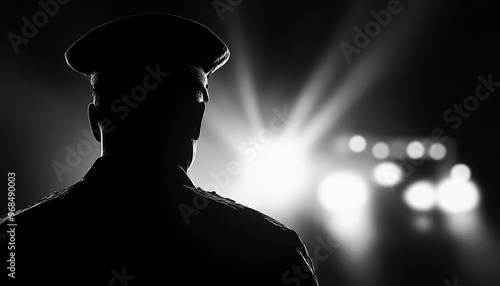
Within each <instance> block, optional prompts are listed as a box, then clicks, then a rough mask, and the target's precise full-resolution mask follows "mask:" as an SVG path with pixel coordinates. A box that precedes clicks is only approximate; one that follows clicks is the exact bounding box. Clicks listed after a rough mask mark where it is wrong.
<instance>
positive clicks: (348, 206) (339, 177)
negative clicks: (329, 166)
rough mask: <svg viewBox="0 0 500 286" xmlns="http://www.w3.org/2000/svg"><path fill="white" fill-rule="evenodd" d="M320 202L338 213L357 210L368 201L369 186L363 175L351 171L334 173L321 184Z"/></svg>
mask: <svg viewBox="0 0 500 286" xmlns="http://www.w3.org/2000/svg"><path fill="white" fill-rule="evenodd" d="M318 194H319V200H320V203H321V204H322V205H323V206H324V207H325V208H327V209H328V210H331V211H333V212H336V213H350V212H356V211H357V210H359V209H360V208H362V207H363V206H365V205H366V203H367V201H368V195H369V194H368V186H367V184H366V183H365V181H364V180H363V178H362V177H360V176H359V175H357V174H355V173H351V172H339V173H332V174H330V175H328V176H327V177H325V178H324V179H323V180H322V181H321V183H320V185H319V190H318Z"/></svg>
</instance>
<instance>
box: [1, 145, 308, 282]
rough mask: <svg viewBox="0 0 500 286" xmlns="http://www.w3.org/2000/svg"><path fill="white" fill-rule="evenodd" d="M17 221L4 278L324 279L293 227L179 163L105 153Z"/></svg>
mask: <svg viewBox="0 0 500 286" xmlns="http://www.w3.org/2000/svg"><path fill="white" fill-rule="evenodd" d="M6 219H7V217H6V216H4V217H3V218H2V224H1V225H0V233H6V232H7V231H8V230H9V227H8V226H7V223H8V221H6ZM14 219H15V223H16V225H17V226H16V232H15V238H16V249H15V258H16V262H15V276H16V278H15V279H12V278H8V280H7V282H9V284H3V283H2V285H117V286H118V285H130V286H134V285H317V281H316V277H315V275H314V270H313V269H312V268H313V267H312V263H311V261H310V258H309V256H308V254H307V250H306V248H305V247H304V245H303V243H302V242H301V240H300V238H299V237H298V236H297V234H296V233H295V232H294V231H293V230H291V229H289V228H288V227H286V226H285V225H283V224H281V223H279V222H277V221H276V220H274V219H272V218H270V217H268V216H266V215H264V214H262V213H260V212H258V211H256V210H253V209H251V208H249V207H246V206H243V205H241V204H238V203H236V202H234V201H232V200H230V199H227V198H223V197H221V196H218V195H217V194H215V193H213V192H206V191H204V190H202V189H200V188H196V187H194V185H193V183H192V182H191V181H190V179H189V178H188V176H187V175H186V173H185V172H184V171H183V170H182V169H181V168H180V167H178V166H172V167H170V168H168V170H166V169H163V170H158V169H157V168H153V167H152V166H151V164H149V163H147V162H145V161H144V162H140V161H132V160H131V159H129V158H126V157H119V156H116V155H107V156H103V157H100V158H98V159H97V160H96V162H95V163H94V164H93V166H92V167H91V168H90V169H89V171H88V172H87V174H86V175H85V177H84V178H83V179H82V180H81V181H80V182H78V183H76V184H75V185H73V186H71V187H70V188H68V189H64V190H62V191H58V192H55V193H53V194H51V195H49V196H48V197H46V198H44V199H42V200H41V201H40V202H38V203H36V204H34V205H32V206H30V207H27V208H26V209H23V210H21V211H19V212H17V213H16V215H15V216H14ZM2 244H3V243H2ZM0 246H1V250H0V253H2V263H5V264H7V263H6V262H5V261H6V258H8V257H9V252H10V251H9V250H7V247H6V246H5V245H1V244H0ZM1 269H2V270H1V272H4V271H5V270H6V267H4V265H3V266H2V267H1ZM297 271H300V273H297ZM290 273H297V275H296V276H298V277H301V280H300V281H299V280H298V279H296V280H293V283H292V282H290V281H289V280H287V279H286V277H287V275H289V274H290ZM5 277H7V274H6V273H2V278H1V279H2V280H4V278H5Z"/></svg>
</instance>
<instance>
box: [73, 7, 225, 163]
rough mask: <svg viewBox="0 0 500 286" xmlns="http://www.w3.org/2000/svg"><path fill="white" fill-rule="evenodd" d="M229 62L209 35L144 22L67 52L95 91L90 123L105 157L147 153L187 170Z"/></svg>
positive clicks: (105, 28)
mask: <svg viewBox="0 0 500 286" xmlns="http://www.w3.org/2000/svg"><path fill="white" fill-rule="evenodd" d="M228 58H229V51H228V49H227V47H226V45H225V44H224V43H223V42H222V41H221V40H220V39H219V38H218V37H217V36H216V35H215V34H213V33H212V32H211V31H210V30H209V29H208V28H206V27H205V26H203V25H200V24H198V23H196V22H193V21H191V20H187V19H185V18H181V17H177V16H172V15H166V14H142V15H138V16H132V17H128V18H123V19H119V20H116V21H112V22H109V23H106V24H104V25H101V26H98V27H96V28H94V29H93V30H91V31H90V32H89V33H87V34H86V35H84V36H83V37H82V38H80V39H79V40H78V41H76V42H75V43H74V44H73V45H72V46H71V47H70V48H69V49H68V51H67V52H66V60H67V62H68V64H69V65H70V67H72V68H73V69H74V70H75V71H77V72H79V73H81V74H83V75H85V76H87V77H88V78H89V80H90V83H91V87H92V91H93V97H94V99H93V102H92V103H91V104H90V105H89V108H88V112H89V119H90V123H91V126H92V129H93V131H94V136H95V137H96V139H97V140H98V141H100V142H101V144H102V154H103V155H105V154H109V153H119V152H121V153H123V152H132V153H142V154H145V156H155V157H159V159H160V160H169V161H170V162H172V163H175V164H178V165H180V166H181V167H183V168H184V169H185V170H187V169H188V168H189V166H190V165H191V162H192V160H193V159H194V155H195V152H196V140H197V139H198V137H199V135H200V130H201V122H202V118H203V113H204V110H205V103H206V102H208V100H209V97H208V77H209V76H210V74H212V73H213V72H214V71H215V70H216V69H218V68H219V67H220V66H222V65H223V64H224V63H225V62H226V61H227V59H228Z"/></svg>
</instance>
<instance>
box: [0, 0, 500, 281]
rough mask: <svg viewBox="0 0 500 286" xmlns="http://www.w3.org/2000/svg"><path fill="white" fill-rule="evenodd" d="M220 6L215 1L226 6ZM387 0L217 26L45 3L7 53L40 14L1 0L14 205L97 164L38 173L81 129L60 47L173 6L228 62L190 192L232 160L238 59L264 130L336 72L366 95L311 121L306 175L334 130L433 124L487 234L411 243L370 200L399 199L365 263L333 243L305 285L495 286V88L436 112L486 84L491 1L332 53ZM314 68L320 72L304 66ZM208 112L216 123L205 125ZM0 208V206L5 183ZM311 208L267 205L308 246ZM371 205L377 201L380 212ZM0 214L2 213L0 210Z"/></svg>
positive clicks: (396, 22) (238, 116)
mask: <svg viewBox="0 0 500 286" xmlns="http://www.w3.org/2000/svg"><path fill="white" fill-rule="evenodd" d="M220 2H221V3H226V4H228V2H226V1H225V0H220ZM388 2H389V1H368V0H366V1H309V2H306V1H295V0H293V1H250V0H243V1H241V3H239V4H238V5H234V7H231V8H232V10H231V11H226V12H224V14H223V20H221V18H220V17H219V15H218V13H217V11H216V9H215V8H214V3H215V2H213V1H89V0H87V1H79V0H72V1H69V2H68V3H67V4H64V5H59V11H58V13H57V14H56V15H55V16H54V17H51V18H50V19H49V21H48V23H47V24H46V25H45V26H44V27H41V28H40V29H39V31H38V33H37V34H36V35H35V36H34V37H33V38H32V39H30V40H29V43H27V44H21V45H20V46H19V52H18V53H17V54H16V53H15V52H14V50H13V48H12V46H11V44H10V42H9V40H8V38H7V34H8V33H9V32H14V33H16V34H18V35H21V27H22V25H23V23H22V22H21V18H22V17H27V18H28V19H32V16H33V14H34V13H35V12H37V11H39V10H40V9H41V8H40V6H39V5H38V4H37V2H36V1H9V2H4V3H2V8H1V34H2V35H3V40H1V41H0V51H1V53H0V57H1V58H0V92H1V95H2V104H1V113H0V114H1V118H2V121H1V124H2V125H1V128H2V134H3V135H2V140H1V147H2V150H3V152H2V166H1V167H2V172H3V173H4V174H6V173H7V172H16V178H17V180H16V183H17V191H16V192H17V193H16V194H17V196H16V205H17V208H22V207H25V206H28V205H30V204H33V203H35V202H36V201H37V200H39V199H40V198H42V197H44V196H46V195H48V194H49V193H51V192H53V191H55V190H59V189H63V188H66V187H68V186H70V185H72V184H74V183H75V182H77V181H78V180H79V179H80V178H81V177H82V176H83V175H84V174H85V171H86V169H87V168H88V167H89V166H90V165H91V164H92V162H93V161H94V159H95V158H96V157H97V156H99V150H98V148H99V147H98V146H96V145H94V149H93V150H92V152H91V154H90V155H88V156H84V157H83V158H82V162H81V164H78V166H77V167H75V168H74V170H73V172H71V173H67V174H64V175H63V180H62V181H60V180H58V178H57V176H56V175H55V173H54V170H53V168H52V166H51V164H52V163H53V162H54V161H58V162H61V163H63V162H64V160H65V156H66V154H67V149H65V148H66V147H67V146H70V147H72V148H75V146H77V144H78V142H80V141H81V140H85V138H86V137H84V136H83V135H82V133H81V131H82V130H84V129H87V130H88V126H87V118H86V107H87V105H88V103H89V102H90V100H91V96H90V90H89V85H88V82H87V81H86V80H85V78H83V77H82V76H80V75H78V74H76V73H74V72H72V71H71V69H70V68H69V67H68V66H67V65H66V62H65V59H64V56H63V54H64V52H65V50H66V49H67V48H68V47H69V46H70V45H71V44H72V43H73V42H74V41H75V40H77V39H78V38H79V37H81V36H82V35H83V34H84V33H86V32H87V31H89V30H90V29H91V28H93V27H95V26H96V25H99V24H102V23H104V22H107V21H109V20H113V19H115V18H119V17H122V16H128V15H132V14H138V13H141V12H166V13H173V14H178V15H181V16H184V17H188V18H191V19H193V20H196V21H198V22H200V23H203V24H205V25H207V26H208V27H210V28H211V29H212V30H213V31H214V32H215V33H216V34H217V35H219V37H220V38H221V39H223V40H224V41H225V42H226V44H227V45H228V46H229V48H230V50H231V53H232V54H231V59H230V60H229V62H228V63H227V64H226V65H225V66H224V67H223V68H222V69H221V70H219V71H217V72H216V73H215V74H214V75H213V76H212V77H211V81H210V86H211V87H210V92H211V102H210V103H209V107H208V109H207V121H206V122H207V126H206V128H205V129H204V131H203V132H204V134H203V135H202V139H201V140H200V142H199V145H200V147H199V148H200V149H199V155H198V158H197V161H196V162H195V166H194V167H193V168H192V170H191V171H190V174H191V176H192V178H193V181H194V182H195V184H199V185H201V186H203V185H204V184H205V183H206V182H207V181H209V180H210V177H209V173H210V172H216V171H217V170H223V169H224V168H225V167H224V166H225V164H226V163H227V162H228V160H230V159H231V158H232V156H234V154H235V153H237V152H236V151H235V150H236V148H237V145H238V142H239V140H240V139H236V138H240V137H237V135H234V138H235V139H234V140H231V138H229V139H228V138H225V139H224V140H222V139H220V138H219V137H218V135H219V134H221V133H219V132H217V129H223V130H224V132H223V133H222V134H226V137H227V136H228V134H229V136H231V135H230V134H232V133H231V132H233V130H232V129H236V128H235V125H233V124H232V123H231V122H232V121H241V120H243V121H245V120H248V117H247V118H246V119H245V118H244V114H246V115H247V116H248V114H247V113H246V112H247V111H248V109H246V108H248V101H246V100H245V96H248V95H247V94H245V92H242V89H241V88H242V87H241V83H242V79H241V78H239V77H238V75H241V74H242V73H241V69H242V66H244V67H245V70H246V71H248V73H247V74H245V73H243V74H244V76H243V77H245V76H247V77H249V75H250V76H251V80H249V82H250V84H251V86H252V87H253V88H254V93H255V95H256V100H257V104H256V106H257V109H258V110H260V115H259V116H260V117H261V118H263V122H267V119H268V118H271V117H272V116H273V113H272V109H273V108H277V109H280V110H281V108H282V107H283V106H289V107H290V108H291V107H292V106H293V104H294V103H296V102H297V101H298V99H299V96H300V91H301V90H302V89H303V87H304V86H306V85H307V84H308V83H310V82H312V80H313V79H314V78H318V77H322V78H323V80H322V81H321V84H322V85H323V86H324V88H323V89H320V90H321V91H320V92H318V95H317V96H318V101H317V103H316V104H314V107H313V109H312V111H313V112H311V113H310V114H309V115H308V116H309V117H307V116H306V119H308V118H312V116H313V115H314V114H315V113H316V112H319V110H320V108H321V107H323V106H324V104H327V103H328V102H329V100H330V99H331V98H332V97H335V96H342V95H339V94H336V93H335V92H332V91H334V90H336V88H337V87H339V86H342V83H344V82H345V80H346V79H348V80H350V82H349V81H347V82H348V84H347V87H346V88H345V90H347V91H349V90H356V88H357V87H359V86H364V85H366V88H365V89H363V91H362V92H360V95H359V98H358V99H357V100H356V101H355V102H354V103H353V104H351V105H347V106H345V107H338V108H340V110H342V113H341V115H339V117H338V118H337V119H335V128H333V127H332V128H328V127H327V128H324V129H323V130H322V133H321V136H320V138H319V139H318V140H317V141H316V142H315V143H314V144H313V146H312V147H311V149H312V150H313V152H310V153H309V154H310V160H311V161H313V164H314V161H315V160H316V158H322V159H321V160H320V161H321V162H322V163H319V161H318V164H316V167H318V168H319V169H321V168H323V167H324V166H325V164H324V161H325V160H326V161H328V159H325V158H326V156H329V155H328V154H329V153H328V148H327V146H328V145H329V144H330V143H331V142H332V140H335V138H338V137H341V136H340V135H343V134H358V133H359V134H370V135H371V136H383V137H387V138H426V137H427V138H428V137H429V136H430V134H431V131H432V130H433V129H434V128H436V127H440V128H443V129H444V130H445V132H446V134H447V135H448V136H450V137H451V138H452V140H453V142H455V143H456V153H455V154H454V155H453V160H454V161H457V162H461V163H465V164H467V165H468V166H469V167H470V169H471V170H472V179H473V180H474V182H475V183H476V184H477V185H478V187H479V189H480V194H481V204H480V210H479V213H480V225H481V226H482V227H483V228H484V229H487V232H485V233H487V234H481V236H480V239H479V240H478V241H476V242H474V243H479V245H477V244H474V243H472V244H470V245H461V246H459V245H455V244H454V243H453V242H452V239H451V238H450V234H449V233H447V232H446V230H445V228H444V227H443V228H441V227H440V223H437V224H436V228H435V229H434V231H433V232H431V233H427V234H426V235H424V236H419V234H415V233H413V232H411V231H410V230H409V229H408V227H409V225H410V223H409V221H405V217H406V216H411V215H410V214H409V211H408V209H407V208H404V207H403V206H399V205H401V204H402V203H401V202H400V201H398V200H388V201H386V202H385V203H386V204H389V207H388V208H389V209H390V208H391V206H393V205H391V204H399V205H398V206H397V207H394V208H395V212H394V213H390V212H382V211H379V213H378V215H377V218H378V219H380V220H381V221H382V223H380V224H377V226H376V229H377V233H379V234H380V236H379V239H378V240H377V242H376V243H375V244H374V245H373V246H372V247H373V249H372V250H371V252H368V253H369V254H368V255H367V257H368V258H366V260H361V261H357V260H349V259H347V258H345V256H343V254H345V253H348V250H345V249H347V248H348V247H347V246H346V245H343V244H342V242H341V243H340V247H338V248H336V250H335V252H334V253H333V255H331V256H330V257H329V258H328V260H326V261H323V262H319V264H318V267H317V269H318V277H319V281H320V283H321V284H323V285H403V284H404V285H443V284H444V285H446V282H444V281H445V280H446V279H447V280H449V281H450V283H453V279H454V278H455V277H457V278H458V282H459V284H460V285H462V284H463V285H468V286H475V285H500V275H499V274H498V273H496V271H495V270H494V269H497V268H498V267H499V266H500V265H499V264H498V263H499V262H500V259H499V256H500V252H499V249H500V248H499V247H500V246H499V245H498V238H499V230H500V222H499V215H500V211H499V207H498V204H499V202H500V196H499V193H498V186H499V184H498V174H497V173H498V171H499V169H500V168H499V167H498V159H500V157H499V151H498V145H499V143H500V135H499V132H498V131H499V130H498V118H497V116H498V106H499V104H498V103H499V100H498V93H500V90H498V91H495V92H493V93H492V95H491V96H490V98H489V99H487V100H485V101H481V102H480V105H479V107H478V108H477V110H475V111H474V112H472V113H471V116H470V117H469V118H467V119H464V120H463V123H462V125H461V126H460V128H458V129H456V130H453V129H452V128H451V125H450V124H448V123H446V122H444V121H443V118H442V116H443V113H444V111H445V110H447V109H448V108H451V107H452V106H453V104H454V103H461V102H462V101H463V99H464V98H465V97H466V96H468V95H472V94H473V93H474V89H475V87H476V85H477V84H478V80H477V77H478V76H480V75H482V76H483V77H485V78H487V76H488V75H489V74H492V78H493V80H496V81H500V69H499V68H500V61H499V60H500V58H499V56H498V51H499V48H500V41H499V40H498V38H499V34H498V31H499V28H500V20H498V18H499V16H500V14H499V13H500V10H499V9H500V7H499V6H500V4H499V3H498V2H497V1H493V0H491V1H474V2H469V1H467V2H466V1H401V5H403V7H404V9H403V11H402V12H401V13H399V14H398V15H392V19H391V22H390V24H389V25H388V26H387V27H386V28H383V29H382V30H381V32H380V34H379V35H378V36H376V37H374V38H373V39H372V40H371V43H370V45H368V46H367V47H366V48H363V49H362V51H361V53H360V54H359V55H356V54H353V56H352V62H351V63H347V61H346V60H345V58H344V56H343V55H342V52H341V50H340V48H339V44H340V43H341V42H347V43H349V44H351V45H352V44H353V37H354V34H355V32H354V30H353V28H354V27H355V26H359V27H363V26H364V25H365V24H366V23H367V22H368V21H370V20H372V16H371V15H370V11H371V10H375V11H379V10H380V9H386V7H387V3H388ZM230 3H233V4H234V3H238V1H233V2H230ZM200 45H202V43H200ZM321 66H323V67H325V69H324V71H325V72H324V73H321V72H320V73H319V74H317V73H315V71H317V68H318V67H321ZM245 90H246V91H248V88H247V87H245V88H244V90H243V91H245ZM345 90H344V91H345ZM218 94H222V95H221V96H220V97H218ZM305 96H311V97H313V96H314V95H312V94H306V95H305ZM347 98H349V96H347ZM306 102H307V101H306ZM311 102H313V101H312V100H311ZM211 108H212V110H213V111H212V113H210V110H211ZM335 110H336V109H332V113H333V112H335ZM215 111H219V112H220V113H219V114H218V116H219V117H222V118H225V120H224V121H220V120H219V121H218V120H217V119H216V118H218V117H217V114H214V113H216V112H215ZM332 120H333V119H332ZM306 122H307V121H306ZM332 126H333V123H332ZM234 133H235V134H236V133H237V134H239V135H241V136H242V137H241V138H246V136H251V135H252V134H255V130H253V129H252V128H248V129H243V130H242V129H238V130H234ZM223 142H225V143H223ZM227 142H233V144H228V143H227ZM332 160H334V159H332ZM450 164H451V163H450ZM325 171H326V170H323V172H316V173H324V172H325ZM424 175H425V174H424ZM426 175H428V176H433V175H432V174H426ZM311 181H314V179H311ZM243 183H244V182H243ZM243 183H242V182H239V184H243ZM237 186H238V185H237V184H235V185H233V182H231V185H229V187H228V188H227V189H225V190H223V191H222V192H221V193H222V195H225V196H228V197H235V198H236V199H237V198H238V195H236V194H235V193H232V191H231V190H230V189H232V188H233V187H234V188H237ZM315 188H316V187H315V185H313V184H311V185H310V186H309V187H308V188H306V189H305V190H304V191H303V192H304V193H305V194H306V197H307V198H309V199H310V198H311V196H313V193H314V189H315ZM396 192H398V190H396ZM232 194H234V196H233V195H232ZM259 199H260V200H266V198H265V197H263V198H260V197H258V198H257V199H256V201H255V204H254V205H253V204H252V203H251V202H246V203H248V204H250V205H251V206H253V207H255V208H257V209H259V210H262V211H264V212H267V213H270V214H271V215H274V212H273V208H272V207H269V208H267V209H266V208H259V203H258V200H259ZM0 201H1V202H2V205H3V206H6V205H7V187H6V188H5V195H3V196H1V197H0ZM307 204H309V208H308V207H307ZM266 206H269V204H268V205H266ZM271 206H272V204H271ZM385 207H387V206H385ZM314 208H316V205H315V204H314V203H311V201H309V200H305V201H303V205H302V206H301V208H298V209H297V210H294V209H290V210H285V211H283V212H278V211H276V216H277V217H278V218H279V219H280V220H282V221H284V222H285V223H287V224H288V225H290V226H291V227H293V228H294V229H296V230H297V232H298V233H299V235H300V236H301V237H302V239H303V240H304V242H305V244H306V245H307V246H308V248H309V251H310V252H312V251H313V249H314V248H315V247H316V246H317V245H318V243H317V238H318V237H327V236H329V235H330V234H328V230H327V228H325V227H324V225H323V219H324V217H322V215H317V213H316V212H314V211H310V212H308V211H307V210H308V209H314ZM383 208H384V204H383V203H382V204H381V205H379V209H383ZM1 210H2V213H5V212H7V210H6V207H2V208H1ZM432 215H433V216H436V221H437V222H444V221H445V220H444V219H442V218H440V215H439V214H436V213H433V214H432ZM325 219H326V218H325ZM47 223H50V218H47ZM487 242H488V243H490V244H488V243H487ZM353 247H355V244H354V246H353ZM476 250H477V251H476ZM311 255H312V254H311ZM346 257H348V256H346ZM460 257H461V258H460ZM464 257H465V260H464ZM464 261H465V262H464ZM470 265H476V268H474V267H471V266H470ZM478 265H479V266H478ZM451 285H453V284H451Z"/></svg>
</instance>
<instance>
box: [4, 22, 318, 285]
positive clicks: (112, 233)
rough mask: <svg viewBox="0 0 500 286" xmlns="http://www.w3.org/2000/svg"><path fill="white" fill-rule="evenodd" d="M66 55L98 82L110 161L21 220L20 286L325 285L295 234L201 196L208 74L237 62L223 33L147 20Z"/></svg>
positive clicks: (100, 130)
mask: <svg viewBox="0 0 500 286" xmlns="http://www.w3.org/2000/svg"><path fill="white" fill-rule="evenodd" d="M65 56H66V60H67V63H68V65H69V66H70V67H71V68H72V69H73V70H74V71H76V72H78V73H80V74H82V75H85V76H86V77H87V78H88V79H89V80H90V84H91V88H92V95H93V101H92V103H90V104H89V106H88V116H89V121H90V125H91V127H92V130H93V134H94V137H95V139H96V140H97V141H99V142H100V143H101V153H102V154H101V155H102V156H101V157H99V158H98V159H97V160H96V161H95V162H94V164H93V165H92V167H91V168H90V169H89V170H88V172H87V174H86V175H85V176H84V178H83V179H82V180H81V181H79V182H78V183H76V184H75V185H73V186H71V187H69V188H68V189H64V190H62V191H58V192H55V193H53V194H51V195H49V196H48V197H46V198H44V199H42V200H41V201H39V202H38V203H36V204H34V205H32V206H29V207H27V208H25V209H23V210H20V211H18V212H17V213H16V215H15V216H14V219H15V221H16V223H17V228H16V254H15V255H16V278H15V281H14V280H13V279H11V280H10V281H9V282H11V283H19V285H131V286H133V285H299V284H300V285H317V281H316V276H315V274H314V271H313V267H312V264H311V260H310V258H309V256H308V253H307V250H306V249H305V247H304V245H303V243H302V242H301V240H300V238H299V237H298V236H297V234H296V233H295V232H294V231H293V230H291V229H289V228H288V227H286V226H284V225H283V224H281V223H279V222H277V221H276V220H274V219H272V218H270V217H268V216H266V215H264V214H262V213H260V212H258V211H256V210H253V209H251V208H248V207H245V206H243V205H240V204H238V203H236V202H234V201H232V200H230V199H227V198H223V197H220V196H218V195H217V194H215V193H212V192H206V191H204V190H202V189H200V188H196V187H195V186H194V185H193V183H192V182H191V180H190V179H189V177H188V176H187V174H186V172H187V170H188V168H189V167H190V165H191V163H192V162H193V159H194V157H195V153H196V141H197V140H198V138H199V136H200V130H201V125H202V118H203V114H204V111H205V105H206V103H207V102H208V100H209V94H208V77H209V76H210V75H211V74H212V73H214V72H215V71H216V70H217V69H218V68H220V67H221V66H222V65H224V63H225V62H226V61H227V60H228V58H229V50H228V48H227V47H226V45H225V44H224V43H223V42H222V41H221V40H220V39H219V38H218V37H217V36H216V35H215V34H214V33H212V32H211V31H210V30H209V29H208V28H207V27H205V26H203V25H201V24H199V23H196V22H194V21H191V20H188V19H185V18H182V17H178V16H174V15H168V14H159V13H148V14H141V15H135V16H131V17H126V18H122V19H118V20H115V21H112V22H109V23H106V24H103V25H101V26H98V27H96V28H94V29H92V30H91V31H90V32H88V33H87V34H85V35H84V36H83V37H81V38H80V39H79V40H77V41H76V42H75V43H74V44H73V45H72V46H71V47H70V48H69V49H68V50H67V52H66V54H65ZM6 219H7V217H4V218H3V223H2V225H1V228H0V233H5V232H6V231H7V230H8V227H7V223H8V221H6ZM1 249H2V250H0V251H1V252H2V260H4V259H3V258H5V257H8V255H9V253H8V252H7V249H6V247H2V248H1ZM4 254H5V256H4ZM4 261H5V260H4ZM2 269H4V270H5V267H2ZM3 277H6V275H4V276H3ZM292 278H294V279H292ZM9 279H10V278H9Z"/></svg>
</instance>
